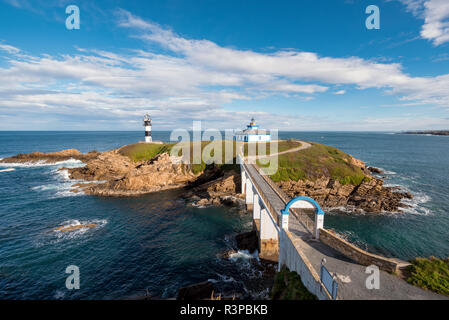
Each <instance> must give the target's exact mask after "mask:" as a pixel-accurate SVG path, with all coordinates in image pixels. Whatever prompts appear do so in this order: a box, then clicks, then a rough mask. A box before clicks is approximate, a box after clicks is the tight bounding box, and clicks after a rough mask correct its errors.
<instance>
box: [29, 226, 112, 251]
mask: <svg viewBox="0 0 449 320" xmlns="http://www.w3.org/2000/svg"><path fill="white" fill-rule="evenodd" d="M107 223H108V221H107V220H106V219H102V220H100V219H93V220H77V219H73V220H67V221H64V222H63V223H62V224H61V225H59V226H57V227H55V228H52V229H50V230H48V231H47V232H46V233H45V234H44V235H43V236H42V237H41V238H40V239H39V240H38V241H36V242H35V245H36V246H37V247H42V246H45V245H49V244H50V245H51V244H56V243H59V242H61V241H70V240H76V239H78V238H81V237H83V236H84V235H86V234H88V233H91V232H95V231H97V230H99V229H101V228H103V227H104V226H105V225H106V224H107ZM89 224H95V225H96V226H95V227H92V228H89V227H83V228H78V229H73V230H67V231H62V230H56V229H58V228H69V227H74V226H80V225H89Z"/></svg>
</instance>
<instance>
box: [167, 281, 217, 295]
mask: <svg viewBox="0 0 449 320" xmlns="http://www.w3.org/2000/svg"><path fill="white" fill-rule="evenodd" d="M213 291H214V286H213V284H212V282H210V281H205V282H200V283H196V284H193V285H190V286H186V287H182V288H179V290H178V296H177V298H176V299H177V300H203V299H210V297H211V296H212V293H213Z"/></svg>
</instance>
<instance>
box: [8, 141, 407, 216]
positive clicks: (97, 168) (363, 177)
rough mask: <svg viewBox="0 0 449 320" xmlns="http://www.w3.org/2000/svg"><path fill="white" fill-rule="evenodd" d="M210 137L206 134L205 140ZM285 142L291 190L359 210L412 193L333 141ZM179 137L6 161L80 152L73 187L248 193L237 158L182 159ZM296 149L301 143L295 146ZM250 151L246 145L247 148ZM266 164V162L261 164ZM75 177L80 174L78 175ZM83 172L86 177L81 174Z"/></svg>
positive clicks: (217, 195) (230, 200) (196, 194)
mask: <svg viewBox="0 0 449 320" xmlns="http://www.w3.org/2000/svg"><path fill="white" fill-rule="evenodd" d="M208 143H209V142H202V147H204V146H206V145H207V144H208ZM307 144H308V147H307V149H302V150H297V149H298V146H300V145H301V142H299V141H294V140H288V141H280V142H279V152H280V153H279V168H278V170H277V172H276V173H275V174H274V175H272V176H271V179H272V180H273V181H274V182H275V183H276V184H277V185H278V186H279V187H280V188H281V189H282V190H283V191H284V192H285V193H286V194H287V195H289V196H290V197H294V196H300V195H302V196H309V197H312V198H314V199H315V200H317V202H318V203H319V204H320V205H321V206H322V207H323V208H326V209H333V208H341V207H345V208H346V209H349V210H350V211H353V212H369V213H381V212H398V211H400V208H405V207H407V205H406V204H404V203H403V200H404V199H410V198H412V195H411V194H409V193H406V192H403V191H401V190H399V188H397V187H385V186H384V185H383V180H382V179H381V178H380V177H379V176H378V175H379V174H381V173H382V172H381V171H380V170H379V169H376V168H372V167H368V166H366V164H365V163H364V162H363V161H360V160H358V159H355V158H354V157H352V156H350V155H348V154H346V153H344V152H342V151H340V150H338V149H336V148H333V147H329V146H325V145H321V144H317V143H307ZM173 146H174V144H173V143H164V144H145V143H138V144H134V145H128V146H124V147H122V148H119V149H115V150H110V151H106V152H97V151H92V152H89V153H85V154H83V153H81V152H79V151H78V150H74V149H69V150H63V151H60V152H53V153H41V152H36V153H29V154H19V155H17V156H13V157H10V158H6V159H3V160H1V162H3V163H17V162H20V163H25V162H43V163H55V162H60V161H65V160H69V159H76V160H80V161H82V162H84V163H85V166H83V167H79V168H62V169H60V170H67V171H68V173H69V177H70V178H71V179H73V180H74V189H73V192H84V193H86V194H90V195H96V196H114V197H117V196H121V197H122V196H138V195H141V194H146V193H152V192H159V191H164V190H169V189H175V188H177V189H179V188H184V190H185V193H184V197H186V198H188V199H190V200H192V203H193V204H194V205H198V206H207V205H237V204H239V203H240V202H241V201H239V198H241V195H240V172H239V167H238V166H237V165H215V164H212V165H206V164H204V163H201V164H197V165H185V164H182V163H181V162H180V161H179V159H175V158H173V157H171V156H170V150H171V148H173ZM289 150H297V151H292V152H289ZM245 152H247V151H245ZM260 167H261V168H262V169H263V165H260ZM75 180H76V181H75ZM79 180H82V182H79Z"/></svg>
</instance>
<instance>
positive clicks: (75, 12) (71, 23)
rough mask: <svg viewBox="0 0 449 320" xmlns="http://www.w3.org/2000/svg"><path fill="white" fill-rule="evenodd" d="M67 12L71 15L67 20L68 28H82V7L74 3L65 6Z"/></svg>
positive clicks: (66, 25)
mask: <svg viewBox="0 0 449 320" xmlns="http://www.w3.org/2000/svg"><path fill="white" fill-rule="evenodd" d="M65 13H66V14H68V15H69V16H68V17H67V18H66V20H65V27H66V28H67V29H68V30H74V29H75V30H79V29H80V24H81V20H80V8H78V6H76V5H74V4H72V5H70V6H67V8H65Z"/></svg>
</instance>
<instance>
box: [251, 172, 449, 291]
mask: <svg viewBox="0 0 449 320" xmlns="http://www.w3.org/2000/svg"><path fill="white" fill-rule="evenodd" d="M245 168H246V170H247V172H248V173H249V175H250V176H251V179H252V180H253V182H254V183H255V184H256V188H257V189H258V190H259V191H260V192H262V193H263V195H264V196H263V197H264V201H268V202H269V206H271V208H272V210H275V213H273V212H271V214H276V213H277V216H276V217H275V218H276V220H277V221H279V220H278V218H279V215H280V211H281V209H284V207H285V204H286V199H283V198H284V196H282V191H280V190H276V188H277V187H276V186H275V185H274V184H273V183H269V182H268V181H267V180H266V179H265V178H264V177H263V176H262V175H261V174H260V173H259V171H258V169H257V168H256V167H254V165H251V164H245ZM309 230H310V229H309ZM309 230H308V226H306V224H305V223H304V222H303V221H300V220H299V217H298V215H297V214H290V216H289V231H290V234H291V235H292V238H293V239H294V243H295V246H296V247H297V248H301V250H302V252H303V253H304V254H305V256H306V257H307V258H308V259H309V261H310V263H311V264H312V266H313V268H314V269H315V271H316V272H317V273H318V274H320V268H321V261H322V259H323V258H325V259H326V267H327V269H328V270H329V271H330V272H331V273H336V274H337V282H338V298H339V299H364V300H365V299H383V300H404V299H405V300H409V299H412V300H418V299H447V297H445V296H442V295H438V294H436V293H433V292H430V291H426V290H423V289H421V288H418V287H415V286H412V285H410V284H408V283H407V282H405V281H404V280H402V279H400V278H399V277H397V276H395V275H391V274H389V273H388V272H385V271H380V289H372V290H369V289H367V288H366V284H365V282H366V279H367V277H368V276H369V274H366V273H365V270H366V267H365V266H362V265H360V264H358V263H356V262H354V261H352V260H350V259H348V258H347V257H345V256H343V255H342V254H341V253H339V252H338V251H336V250H335V249H333V248H331V247H329V246H327V245H325V244H324V243H322V242H320V241H318V240H315V239H313V238H312V234H311V232H310V231H309Z"/></svg>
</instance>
